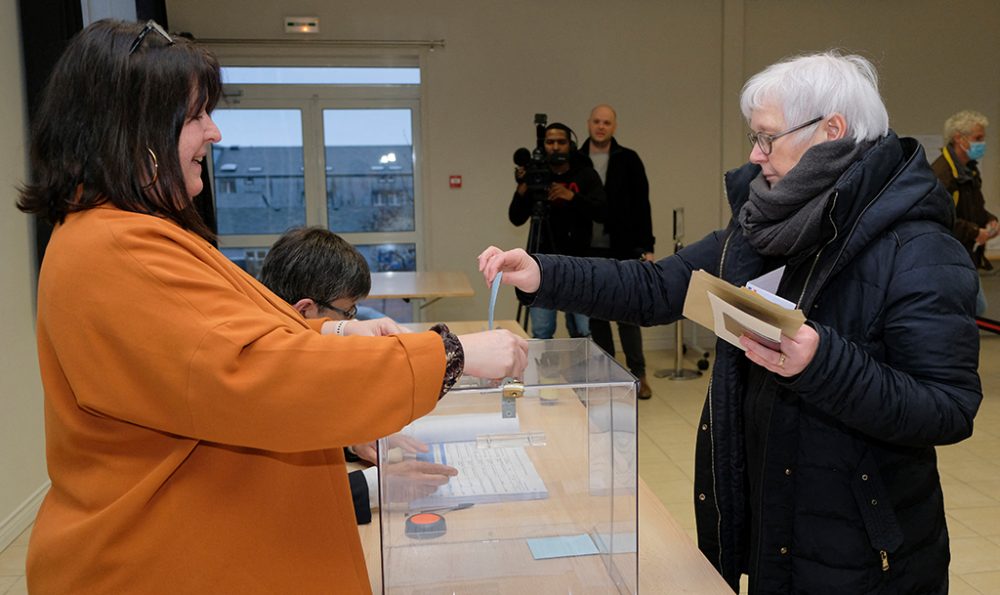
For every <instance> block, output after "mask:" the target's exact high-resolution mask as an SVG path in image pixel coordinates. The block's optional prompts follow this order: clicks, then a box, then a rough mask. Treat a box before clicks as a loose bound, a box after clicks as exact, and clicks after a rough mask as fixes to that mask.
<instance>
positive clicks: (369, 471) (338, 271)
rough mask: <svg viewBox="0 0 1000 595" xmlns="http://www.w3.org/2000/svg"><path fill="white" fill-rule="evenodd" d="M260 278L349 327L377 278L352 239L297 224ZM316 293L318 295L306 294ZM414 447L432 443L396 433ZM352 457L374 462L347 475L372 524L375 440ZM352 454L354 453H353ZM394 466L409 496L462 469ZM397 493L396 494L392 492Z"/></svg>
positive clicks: (362, 516)
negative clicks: (359, 303)
mask: <svg viewBox="0 0 1000 595" xmlns="http://www.w3.org/2000/svg"><path fill="white" fill-rule="evenodd" d="M260 282H261V283H263V284H264V285H265V286H266V287H267V288H268V289H270V290H271V291H273V292H274V293H275V294H276V295H278V297H280V298H281V299H283V300H285V301H286V302H288V303H289V304H291V306H292V307H293V308H295V310H296V311H298V313H299V314H301V315H302V316H303V318H307V319H315V318H324V317H325V318H330V319H331V320H334V321H338V323H340V321H343V322H342V324H344V325H345V326H344V328H345V329H346V328H347V326H346V325H349V324H354V323H355V322H357V321H356V320H354V318H355V317H356V316H357V314H358V302H360V301H361V300H363V299H365V298H366V297H368V292H369V291H371V286H372V277H371V273H370V272H369V270H368V263H367V262H366V261H365V257H364V256H362V254H361V253H360V252H358V250H357V248H355V247H354V246H352V245H351V244H350V242H348V241H346V240H345V239H344V238H342V237H340V236H338V235H337V234H335V233H333V232H332V231H330V230H328V229H323V228H322V227H296V228H294V229H290V230H288V231H286V232H285V233H284V234H282V236H281V237H280V238H278V240H277V241H276V242H274V245H273V246H271V249H270V250H268V252H267V256H266V257H265V258H264V264H263V265H262V266H261V269H260ZM307 296H314V297H307ZM395 440H397V441H399V442H400V443H401V444H400V447H401V448H405V449H406V450H407V451H409V452H413V453H416V452H426V451H427V446H426V445H425V444H423V443H421V442H419V441H417V440H416V439H413V438H409V437H407V436H405V435H399V436H398V437H396V438H395ZM346 450H347V452H345V456H347V457H348V460H350V461H357V460H359V459H362V460H364V461H365V462H367V463H371V465H372V466H369V467H367V468H365V469H363V470H357V471H351V472H350V473H349V474H348V475H347V477H348V480H349V482H350V485H351V498H352V499H353V501H354V516H355V519H356V520H357V522H358V524H359V525H362V524H366V523H370V522H371V520H372V511H371V509H372V508H374V507H376V506H378V505H379V491H378V467H376V466H375V465H376V464H377V463H378V460H377V455H376V445H375V443H374V442H367V443H364V444H354V445H351V446H349V447H348V448H347V449H346ZM352 457H353V458H352ZM388 464H390V465H394V471H393V474H392V477H393V478H395V479H400V480H405V481H406V484H407V485H406V486H405V489H399V488H398V486H397V489H396V490H395V492H396V494H405V495H406V496H408V498H407V499H409V500H412V499H414V498H421V497H424V496H428V495H430V494H431V493H433V492H434V490H436V489H437V488H438V486H441V485H444V484H446V483H448V478H449V477H452V476H454V475H457V474H458V470H457V469H455V468H454V467H450V466H448V465H439V464H437V463H431V462H428V461H418V460H406V461H401V462H397V463H388ZM389 497H390V498H393V497H394V495H393V494H389Z"/></svg>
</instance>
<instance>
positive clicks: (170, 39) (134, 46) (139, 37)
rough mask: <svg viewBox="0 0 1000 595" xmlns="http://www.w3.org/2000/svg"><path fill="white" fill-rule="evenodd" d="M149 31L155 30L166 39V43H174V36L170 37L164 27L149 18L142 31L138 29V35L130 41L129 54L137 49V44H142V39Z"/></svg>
mask: <svg viewBox="0 0 1000 595" xmlns="http://www.w3.org/2000/svg"><path fill="white" fill-rule="evenodd" d="M150 31H156V32H157V33H159V34H160V35H161V36H162V37H163V39H166V40H167V45H174V38H173V37H170V34H169V33H167V31H166V29H164V28H163V27H161V26H160V24H159V23H157V22H156V21H154V20H153V19H149V20H148V21H146V26H145V27H143V28H142V31H139V35H137V36H136V38H135V41H133V42H132V45H131V47H129V48H128V55H129V56H131V55H132V54H134V53H135V51H136V50H137V49H139V46H140V45H142V40H143V39H146V36H147V35H149V32H150Z"/></svg>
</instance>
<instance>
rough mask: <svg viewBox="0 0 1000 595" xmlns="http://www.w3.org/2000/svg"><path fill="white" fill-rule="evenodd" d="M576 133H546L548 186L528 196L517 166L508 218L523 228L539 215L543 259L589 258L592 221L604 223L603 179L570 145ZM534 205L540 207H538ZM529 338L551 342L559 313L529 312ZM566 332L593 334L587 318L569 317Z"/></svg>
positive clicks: (561, 127) (560, 127)
mask: <svg viewBox="0 0 1000 595" xmlns="http://www.w3.org/2000/svg"><path fill="white" fill-rule="evenodd" d="M572 135H573V131H572V130H570V128H569V127H568V126H566V125H565V124H561V123H559V122H553V123H552V124H549V125H548V126H547V127H546V128H545V137H544V149H545V157H546V162H547V167H548V170H549V171H548V173H549V176H548V179H549V182H550V183H549V184H548V185H547V187H545V188H542V189H540V190H533V189H532V191H529V186H528V181H527V179H526V174H527V171H526V170H525V168H524V167H523V166H519V167H518V168H517V169H516V170H515V172H514V175H515V178H516V179H517V190H516V191H515V192H514V198H512V199H511V201H510V208H509V209H508V212H507V214H508V217H509V218H510V222H511V223H513V224H514V225H524V223H525V222H526V221H528V220H529V219H531V217H532V215H533V214H535V215H537V217H536V225H539V226H540V227H541V229H539V230H536V233H535V234H534V237H536V238H538V246H531V247H530V248H532V249H537V252H539V253H542V254H565V255H568V256H586V255H587V252H588V251H589V250H590V235H591V232H592V231H593V224H594V221H597V222H598V223H603V222H604V213H605V208H606V206H607V200H606V198H605V195H604V186H603V184H602V183H601V178H600V177H599V176H598V175H597V172H595V171H594V168H593V166H592V165H591V163H590V159H589V158H588V157H587V156H585V155H583V154H581V153H578V152H577V150H576V145H575V143H573V141H572ZM536 202H538V203H539V204H538V205H537V206H536V204H535V203H536ZM530 313H531V314H530V315H531V336H532V337H534V338H535V339H551V338H552V336H553V335H554V334H555V330H556V311H555V310H549V309H546V308H531V310H530ZM566 330H567V331H568V332H569V335H570V336H571V337H586V336H588V335H589V334H590V325H589V322H588V320H587V317H586V316H584V315H582V314H571V313H569V312H567V313H566Z"/></svg>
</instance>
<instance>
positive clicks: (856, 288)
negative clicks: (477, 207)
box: [479, 52, 982, 595]
mask: <svg viewBox="0 0 1000 595" xmlns="http://www.w3.org/2000/svg"><path fill="white" fill-rule="evenodd" d="M741 108H742V111H743V114H744V116H745V117H746V119H747V122H748V123H749V126H750V129H751V132H750V133H749V137H750V141H751V143H752V150H751V153H750V163H748V164H746V165H744V166H742V167H740V168H738V169H735V170H733V171H731V172H729V173H727V174H726V190H727V193H728V197H729V203H730V206H731V208H732V210H733V214H734V216H733V219H732V220H731V221H730V223H729V225H728V227H727V228H726V229H723V230H719V231H716V232H713V233H711V234H709V235H708V236H706V237H705V238H704V239H702V240H700V241H699V242H696V243H694V244H691V245H689V246H687V247H686V248H684V249H683V250H681V251H680V252H678V253H677V254H675V255H673V256H670V257H668V258H665V259H662V260H660V261H658V262H656V263H642V262H639V261H638V260H635V261H615V260H608V259H580V258H567V257H556V256H548V255H541V254H538V255H532V256H529V255H527V254H525V252H524V251H523V250H512V251H509V252H503V251H501V250H499V249H498V248H494V247H490V248H488V249H487V250H486V251H485V252H483V253H482V254H481V255H480V257H479V258H480V269H481V270H482V271H483V273H484V276H485V277H486V278H487V279H492V278H493V276H494V275H495V274H496V272H497V271H500V270H503V271H504V276H503V282H504V283H509V284H512V285H515V286H516V287H517V288H518V289H519V291H521V293H520V294H519V296H520V297H521V299H523V300H524V301H526V302H527V303H530V304H539V305H544V306H550V307H559V308H565V309H567V310H572V311H579V312H584V313H586V314H589V315H591V316H598V317H601V318H606V319H609V320H629V321H631V322H635V323H639V324H644V325H648V324H664V323H668V322H672V321H674V320H677V319H678V318H679V317H680V316H681V310H682V308H683V303H684V299H685V294H686V292H687V287H688V283H689V281H690V278H691V273H692V272H693V271H695V270H698V269H704V270H705V271H707V272H709V273H711V274H713V275H716V276H718V277H721V278H723V279H725V280H726V281H729V282H730V283H732V284H734V285H737V286H740V285H744V284H745V283H746V282H747V281H749V280H752V279H755V278H757V277H759V276H761V275H762V274H764V273H767V272H769V271H772V270H775V269H777V268H780V267H781V266H784V267H785V268H784V273H783V275H782V277H781V281H780V284H779V287H778V294H779V295H780V296H782V297H784V298H786V299H788V300H790V301H792V302H794V303H795V304H796V307H797V308H799V309H801V310H802V312H803V313H805V315H806V317H807V322H806V324H804V325H802V327H801V328H800V329H799V330H798V331H797V332H796V333H795V336H793V337H789V336H782V337H781V342H780V348H779V349H778V350H774V349H770V348H768V347H766V346H764V345H762V344H760V343H757V342H755V341H753V340H752V339H750V338H749V337H746V336H743V337H741V338H740V346H739V347H736V346H734V345H731V344H729V343H727V342H725V341H721V340H720V341H718V342H717V345H716V362H715V366H714V368H713V370H712V380H711V383H710V384H709V393H708V396H707V398H706V402H705V408H704V410H703V413H702V419H701V422H700V423H699V426H698V436H697V447H696V454H695V514H696V518H697V524H698V545H699V547H700V548H701V550H702V552H703V553H704V554H705V556H706V557H707V558H708V559H709V560H710V561H711V562H712V563H713V564H714V565H715V566H716V568H718V569H719V572H720V573H721V574H722V576H723V577H724V578H725V579H726V580H727V581H728V582H729V584H730V585H731V586H732V587H733V588H734V590H735V589H738V586H739V580H740V575H741V574H749V576H750V593H753V594H761V593H767V594H771V593H775V594H777V593H781V594H790V593H796V594H798V593H802V594H806V593H808V594H810V595H822V594H826V593H830V594H838V595H839V594H842V593H869V594H870V593H879V594H889V593H922V594H940V595H944V594H945V593H947V592H948V563H949V557H950V554H949V546H948V531H947V528H946V523H945V514H944V502H943V494H942V490H941V484H940V480H939V477H938V471H937V463H936V456H935V452H934V447H935V446H936V445H939V444H950V443H954V442H957V441H959V440H962V439H964V438H967V437H968V436H969V435H970V434H971V433H972V423H973V418H974V417H975V414H976V412H977V410H978V408H979V403H980V401H981V400H982V387H981V384H980V381H979V375H978V372H977V368H978V363H979V362H978V359H979V336H978V332H977V330H976V325H975V322H974V319H973V308H974V305H975V292H976V273H975V270H974V269H973V268H972V266H971V264H970V262H969V259H968V256H967V255H966V254H965V250H964V249H963V248H962V246H961V245H960V244H959V243H958V241H957V240H955V238H954V237H953V236H952V235H951V233H950V230H951V225H952V219H953V212H954V211H953V208H952V206H951V204H950V200H951V199H950V197H949V196H948V195H947V194H946V193H945V192H944V191H943V190H942V188H941V186H940V185H939V184H938V183H937V179H936V178H935V177H934V174H933V172H932V171H931V169H930V167H929V166H928V164H927V161H926V159H925V157H924V154H923V151H922V150H921V148H920V145H919V144H918V143H917V142H916V141H914V140H913V139H906V138H899V137H897V136H896V135H895V134H894V133H893V132H892V131H890V130H889V127H888V114H887V113H886V110H885V106H884V104H883V103H882V99H881V97H880V96H879V93H878V86H877V75H876V73H875V70H874V68H873V67H872V65H871V64H870V63H869V62H868V61H867V60H865V59H864V58H861V57H860V56H842V55H839V54H837V53H835V52H830V53H826V54H818V55H811V56H802V57H798V58H794V59H791V60H788V61H785V62H780V63H778V64H775V65H772V66H770V67H768V68H767V69H765V70H764V71H762V72H760V73H758V74H757V75H755V76H754V77H752V78H751V79H750V80H749V81H748V82H747V84H746V85H745V86H744V88H743V93H742V98H741ZM607 295H623V296H626V299H624V300H612V301H608V300H605V299H603V296H607Z"/></svg>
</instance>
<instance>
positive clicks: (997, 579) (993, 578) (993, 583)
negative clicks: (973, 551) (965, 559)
mask: <svg viewBox="0 0 1000 595" xmlns="http://www.w3.org/2000/svg"><path fill="white" fill-rule="evenodd" d="M961 578H962V580H963V581H965V583H966V584H968V585H970V586H971V587H972V588H973V589H976V593H982V594H983V595H986V594H990V595H993V594H994V593H1000V572H972V573H969V574H963V575H962V577H961ZM957 593H958V591H952V592H951V593H949V595H956V594H957Z"/></svg>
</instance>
